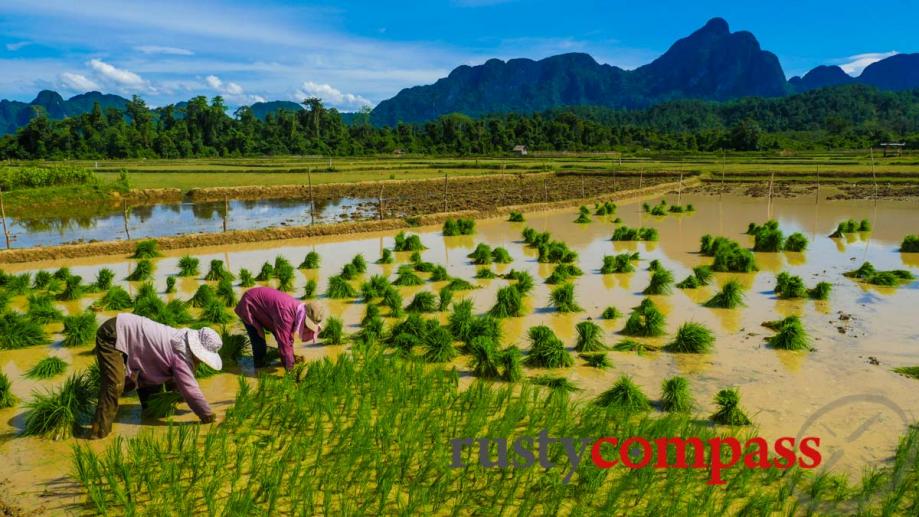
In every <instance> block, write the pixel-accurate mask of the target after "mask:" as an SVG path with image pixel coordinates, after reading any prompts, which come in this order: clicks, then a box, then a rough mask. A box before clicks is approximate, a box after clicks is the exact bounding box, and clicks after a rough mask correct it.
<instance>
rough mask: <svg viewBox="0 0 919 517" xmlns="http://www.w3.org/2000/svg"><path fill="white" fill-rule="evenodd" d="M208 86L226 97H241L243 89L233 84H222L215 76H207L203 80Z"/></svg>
mask: <svg viewBox="0 0 919 517" xmlns="http://www.w3.org/2000/svg"><path fill="white" fill-rule="evenodd" d="M205 80H206V81H207V84H208V86H210V87H211V88H213V89H215V90H217V91H218V92H220V93H223V94H226V95H242V94H243V87H242V86H240V85H238V84H237V83H234V82H232V81H231V82H226V83H225V82H223V81H222V80H221V79H220V78H219V77H217V76H216V75H209V76H207V77H206V78H205Z"/></svg>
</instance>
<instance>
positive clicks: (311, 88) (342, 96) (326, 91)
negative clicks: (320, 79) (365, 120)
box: [293, 81, 372, 110]
mask: <svg viewBox="0 0 919 517" xmlns="http://www.w3.org/2000/svg"><path fill="white" fill-rule="evenodd" d="M307 97H319V98H320V99H322V101H323V102H325V103H326V104H331V105H332V106H334V107H336V108H341V109H345V110H357V109H360V108H362V107H364V106H370V105H371V104H372V103H371V102H370V101H369V100H367V99H365V98H363V97H361V96H360V95H355V94H353V93H343V92H342V91H341V90H339V89H337V88H335V87H334V86H332V85H330V84H319V83H314V82H313V81H307V82H305V83H303V85H302V86H301V87H300V89H298V90H297V91H296V92H294V96H293V100H295V101H296V102H301V101H302V100H303V99H305V98H307Z"/></svg>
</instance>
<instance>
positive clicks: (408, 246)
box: [393, 232, 426, 251]
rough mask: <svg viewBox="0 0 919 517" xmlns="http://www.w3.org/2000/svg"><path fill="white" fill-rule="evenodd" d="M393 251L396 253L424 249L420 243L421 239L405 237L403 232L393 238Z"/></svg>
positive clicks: (411, 235) (415, 236)
mask: <svg viewBox="0 0 919 517" xmlns="http://www.w3.org/2000/svg"><path fill="white" fill-rule="evenodd" d="M393 249H394V250H396V251H421V250H423V249H426V248H425V247H424V244H422V243H421V237H419V236H417V235H413V234H410V235H406V233H405V232H399V233H398V234H397V235H396V236H395V244H394V246H393Z"/></svg>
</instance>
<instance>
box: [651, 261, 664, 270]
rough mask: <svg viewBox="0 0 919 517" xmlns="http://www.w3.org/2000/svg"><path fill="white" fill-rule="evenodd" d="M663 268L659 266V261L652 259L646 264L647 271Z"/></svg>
mask: <svg viewBox="0 0 919 517" xmlns="http://www.w3.org/2000/svg"><path fill="white" fill-rule="evenodd" d="M663 268H664V266H663V265H662V264H661V261H660V260H657V259H654V260H652V261H651V262H649V263H648V271H657V270H659V269H663Z"/></svg>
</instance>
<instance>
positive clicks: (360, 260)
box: [351, 253, 367, 273]
mask: <svg viewBox="0 0 919 517" xmlns="http://www.w3.org/2000/svg"><path fill="white" fill-rule="evenodd" d="M351 265H352V266H354V269H355V271H357V272H358V273H366V272H367V261H366V260H365V259H364V256H363V255H361V254H360V253H358V254H357V255H355V256H354V258H353V259H351Z"/></svg>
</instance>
